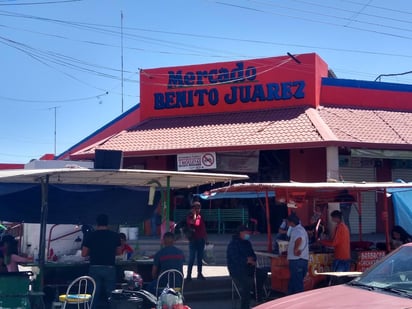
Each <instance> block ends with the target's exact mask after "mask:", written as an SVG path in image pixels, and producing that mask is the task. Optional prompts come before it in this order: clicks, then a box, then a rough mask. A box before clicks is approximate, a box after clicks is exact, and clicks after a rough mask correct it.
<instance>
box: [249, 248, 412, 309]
mask: <svg viewBox="0 0 412 309" xmlns="http://www.w3.org/2000/svg"><path fill="white" fill-rule="evenodd" d="M255 308H256V309H272V308H288V309H293V308H295V309H297V308H305V309H307V308H333V309H336V308H338V309H339V308H374V309H380V308H382V309H387V308H412V243H409V244H406V245H403V246H402V247H400V248H398V249H397V250H395V251H394V252H392V253H391V254H389V255H387V256H386V257H385V258H384V259H382V260H381V261H380V262H378V263H376V264H375V265H374V266H372V267H371V268H370V269H369V270H368V271H366V272H365V273H363V274H362V275H361V276H360V277H358V278H356V279H354V280H353V281H351V282H349V283H346V284H343V285H337V286H330V287H327V288H323V289H317V290H312V291H308V292H304V293H299V294H295V295H290V296H287V297H283V298H279V299H276V300H274V301H271V302H267V303H264V304H261V305H259V306H257V307H255Z"/></svg>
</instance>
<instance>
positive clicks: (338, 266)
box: [332, 260, 351, 271]
mask: <svg viewBox="0 0 412 309" xmlns="http://www.w3.org/2000/svg"><path fill="white" fill-rule="evenodd" d="M350 262H351V261H350V260H334V261H333V264H332V269H333V271H350Z"/></svg>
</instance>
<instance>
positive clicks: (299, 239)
mask: <svg viewBox="0 0 412 309" xmlns="http://www.w3.org/2000/svg"><path fill="white" fill-rule="evenodd" d="M287 220H288V225H289V226H290V229H289V231H288V233H290V241H289V245H288V257H287V258H288V262H289V272H290V278H289V285H288V294H289V295H291V294H296V293H299V292H303V289H304V288H303V280H304V279H305V276H306V273H307V272H308V261H309V238H308V233H307V232H306V230H305V228H304V227H303V226H302V225H301V224H300V220H299V217H298V216H297V215H296V214H291V215H290V216H289V217H288V218H287Z"/></svg>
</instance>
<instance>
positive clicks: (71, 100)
mask: <svg viewBox="0 0 412 309" xmlns="http://www.w3.org/2000/svg"><path fill="white" fill-rule="evenodd" d="M108 94H109V92H104V93H100V94H97V95H94V96H90V97H83V98H72V99H59V100H32V99H23V98H12V97H6V96H0V99H3V100H8V101H14V102H25V103H71V102H80V101H88V100H92V99H99V98H100V97H102V96H106V95H108Z"/></svg>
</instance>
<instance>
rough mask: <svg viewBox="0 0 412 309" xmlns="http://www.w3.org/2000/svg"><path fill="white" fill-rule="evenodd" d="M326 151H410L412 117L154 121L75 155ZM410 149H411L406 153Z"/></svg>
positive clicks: (329, 113)
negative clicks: (97, 152) (369, 148)
mask: <svg viewBox="0 0 412 309" xmlns="http://www.w3.org/2000/svg"><path fill="white" fill-rule="evenodd" d="M292 144H294V145H295V147H297V146H296V145H298V147H304V146H305V145H307V146H308V147H325V146H327V145H338V146H345V145H349V144H350V145H351V146H352V147H353V146H354V144H355V146H356V145H358V147H364V146H365V145H367V146H371V145H375V146H373V147H374V148H382V149H385V146H386V147H389V146H392V148H394V147H393V146H394V145H395V148H396V147H397V146H398V145H403V146H405V145H406V146H407V148H408V149H409V148H411V149H412V113H406V112H398V111H384V110H370V109H355V108H341V107H340V108H335V107H320V108H319V109H313V108H303V107H302V108H289V109H272V110H262V111H252V112H238V113H226V114H216V115H197V116H191V117H174V118H159V119H152V120H148V121H146V122H143V123H141V124H138V125H136V126H135V127H134V128H132V129H129V130H127V131H122V132H120V133H118V134H117V135H114V136H112V137H110V138H108V139H105V140H102V141H100V142H98V143H96V144H94V145H92V146H90V147H87V148H85V149H83V150H81V151H79V152H77V153H75V154H73V156H74V157H81V156H88V155H92V154H93V153H94V150H95V149H110V150H122V151H123V152H124V153H125V155H128V154H129V155H150V154H176V153H178V152H196V151H202V150H208V151H210V150H215V151H225V150H226V151H230V150H242V149H247V150H250V149H264V148H265V147H266V148H278V149H279V148H284V149H288V148H291V147H292V146H291V145H292ZM409 146H410V147H409Z"/></svg>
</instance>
